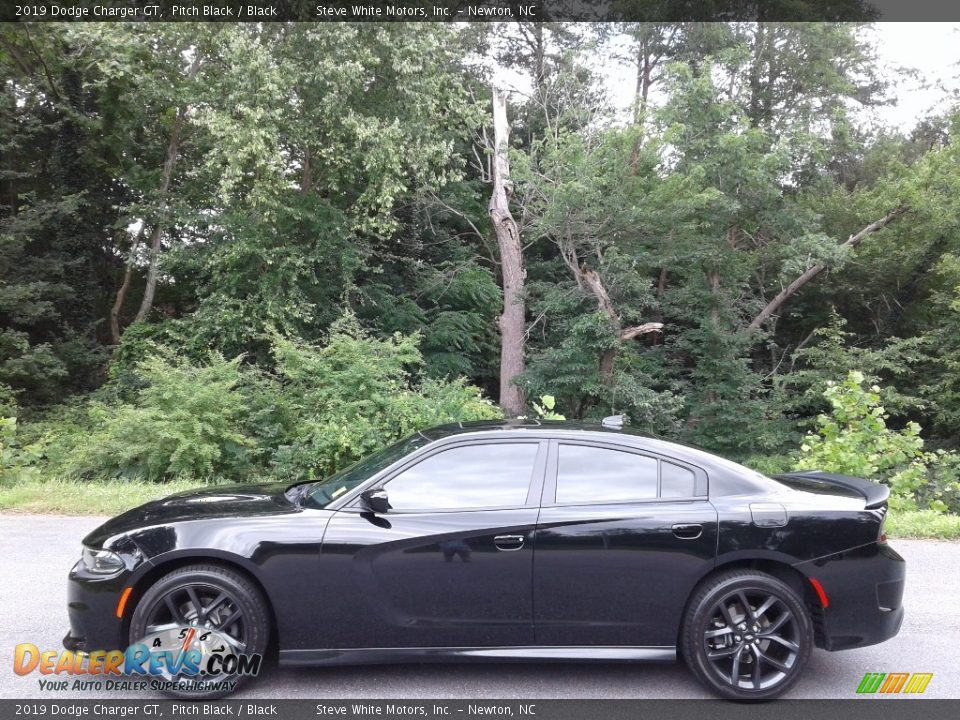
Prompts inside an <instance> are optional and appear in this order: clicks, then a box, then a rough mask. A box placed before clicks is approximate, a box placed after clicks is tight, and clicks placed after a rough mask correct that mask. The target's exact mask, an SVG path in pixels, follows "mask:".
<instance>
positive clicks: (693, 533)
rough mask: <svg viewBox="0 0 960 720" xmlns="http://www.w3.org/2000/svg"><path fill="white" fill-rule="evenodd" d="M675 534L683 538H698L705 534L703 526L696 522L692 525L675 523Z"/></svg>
mask: <svg viewBox="0 0 960 720" xmlns="http://www.w3.org/2000/svg"><path fill="white" fill-rule="evenodd" d="M673 534H674V535H676V536H677V537H678V538H680V539H681V540H696V539H697V538H698V537H700V536H701V535H702V534H703V526H702V525H697V524H695V523H694V524H690V525H686V524H680V525H674V526H673Z"/></svg>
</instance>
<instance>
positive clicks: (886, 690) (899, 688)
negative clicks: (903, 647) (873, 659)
mask: <svg viewBox="0 0 960 720" xmlns="http://www.w3.org/2000/svg"><path fill="white" fill-rule="evenodd" d="M932 679H933V673H905V672H896V673H867V674H866V675H864V676H863V680H861V681H860V685H858V686H857V694H858V695H872V694H881V695H895V694H898V693H907V694H919V693H922V692H923V691H924V690H926V689H927V685H929V684H930V681H931V680H932Z"/></svg>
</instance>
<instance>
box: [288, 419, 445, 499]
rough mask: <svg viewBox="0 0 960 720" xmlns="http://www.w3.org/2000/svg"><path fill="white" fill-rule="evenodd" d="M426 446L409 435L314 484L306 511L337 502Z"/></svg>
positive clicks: (423, 438) (421, 438) (419, 439)
mask: <svg viewBox="0 0 960 720" xmlns="http://www.w3.org/2000/svg"><path fill="white" fill-rule="evenodd" d="M428 442H429V440H427V439H426V438H425V437H423V436H422V435H420V434H417V435H411V436H410V437H408V438H405V439H403V440H401V441H400V442H398V443H395V444H393V445H391V446H390V447H386V448H384V449H383V450H380V451H378V452H375V453H373V455H368V456H367V457H365V458H363V459H362V460H358V461H357V462H355V463H354V464H353V465H350V466H349V467H346V468H344V469H343V470H340V471H339V472H336V473H334V474H333V475H331V476H330V477H328V478H327V479H326V480H321V481H319V482H316V483H314V484H313V485H312V486H311V487H310V490H309V492H308V493H307V496H306V498H305V500H304V504H305V505H306V506H307V507H313V508H325V507H326V506H327V505H329V504H330V503H332V502H333V501H334V500H336V499H337V498H339V497H341V496H343V495H345V494H346V493H348V492H350V491H351V490H353V488H355V487H356V486H357V485H359V484H360V483H362V482H363V481H364V480H367V479H368V478H370V477H372V476H373V475H376V474H377V473H378V472H380V471H381V470H383V469H384V468H385V467H388V466H389V465H392V464H393V463H395V462H396V461H397V460H399V459H400V458H402V457H404V456H406V455H409V454H410V453H412V452H413V451H414V450H416V449H417V448H421V447H423V446H424V445H426V444H427V443H428Z"/></svg>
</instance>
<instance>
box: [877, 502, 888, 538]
mask: <svg viewBox="0 0 960 720" xmlns="http://www.w3.org/2000/svg"><path fill="white" fill-rule="evenodd" d="M886 524H887V509H886V508H884V509H883V517H881V518H880V530H879V531H878V532H877V542H878V543H881V544H883V543H885V542H887V531H886V528H885V527H884V526H885V525H886Z"/></svg>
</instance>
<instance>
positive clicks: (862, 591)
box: [795, 543, 906, 650]
mask: <svg viewBox="0 0 960 720" xmlns="http://www.w3.org/2000/svg"><path fill="white" fill-rule="evenodd" d="M795 567H796V568H797V569H798V570H799V571H800V572H802V573H803V574H804V576H806V577H807V578H810V579H815V580H816V581H817V582H818V583H820V585H821V586H822V588H823V591H824V593H825V594H826V597H827V601H828V602H827V605H826V607H823V606H822V603H821V602H820V601H819V599H817V600H816V601H815V602H812V603H811V604H812V605H814V607H818V608H819V609H818V610H817V611H815V612H814V618H813V619H814V626H815V629H816V640H817V645H818V647H823V648H824V649H826V650H847V649H849V648H857V647H864V646H866V645H875V644H877V643H881V642H883V641H884V640H889V639H890V638H892V637H893V636H894V635H896V634H897V633H898V632H899V631H900V626H901V624H902V623H903V616H904V608H903V590H904V582H905V578H906V563H905V562H904V560H903V558H902V557H900V555H899V554H897V552H896V551H895V550H894V549H893V548H891V547H890V546H889V545H887V544H886V543H870V544H869V545H865V546H863V547H859V548H854V549H852V550H847V551H845V552H842V553H836V554H834V555H828V556H826V557H823V558H818V559H816V560H810V561H808V562H804V563H800V564H798V565H796V566H795Z"/></svg>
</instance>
